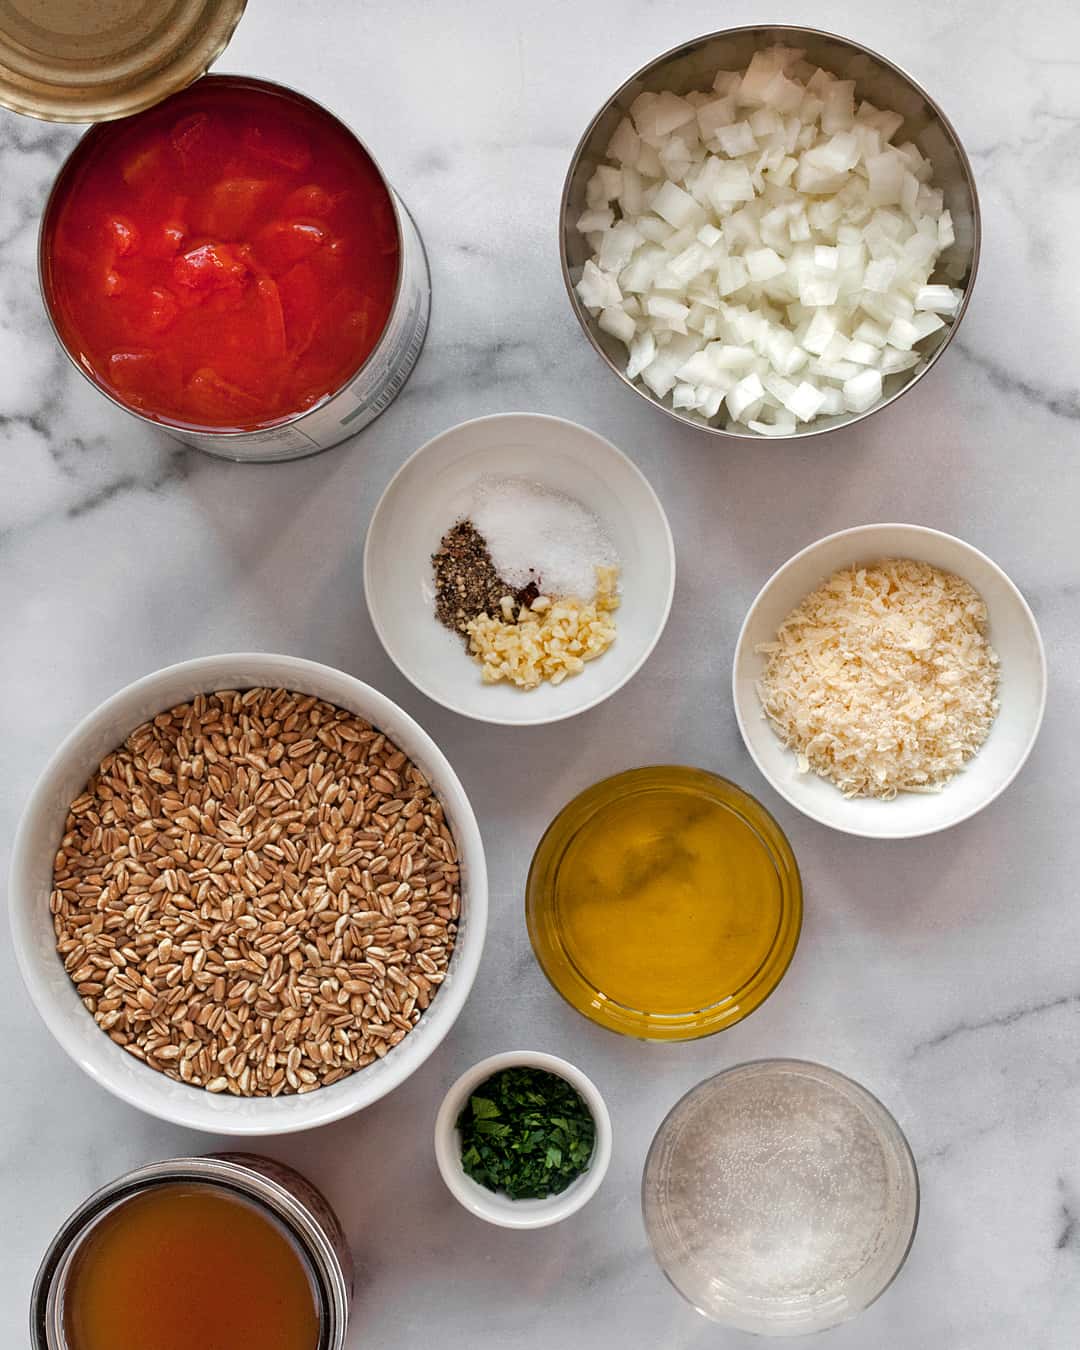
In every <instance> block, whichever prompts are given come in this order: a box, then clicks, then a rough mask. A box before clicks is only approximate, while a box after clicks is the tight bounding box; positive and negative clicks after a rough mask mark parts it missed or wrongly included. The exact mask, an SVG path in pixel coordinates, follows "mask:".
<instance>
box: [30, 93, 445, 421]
mask: <svg viewBox="0 0 1080 1350" xmlns="http://www.w3.org/2000/svg"><path fill="white" fill-rule="evenodd" d="M218 80H221V81H227V82H229V83H230V84H234V85H243V86H248V87H252V88H259V89H266V90H269V91H271V92H272V93H284V94H287V95H289V96H290V97H292V98H295V99H299V100H300V101H301V102H304V103H307V104H309V105H310V106H311V107H313V108H315V109H316V110H317V111H318V112H321V113H323V114H324V115H325V116H327V117H329V118H331V119H332V120H333V121H334V122H336V123H337V124H338V125H339V126H340V127H341V128H342V130H343V131H345V132H346V133H347V134H348V135H349V136H351V137H352V139H353V140H354V141H355V142H356V144H357V145H358V146H359V147H360V149H361V150H362V151H363V152H364V154H366V155H367V157H368V159H370V160H371V163H372V166H373V167H374V169H375V172H376V173H377V174H378V175H379V182H380V183H381V184H382V186H383V188H384V190H385V191H386V194H387V196H388V197H389V199H390V205H391V206H392V208H393V211H394V225H395V228H396V230H397V237H398V268H397V280H396V282H395V284H394V296H393V299H392V301H391V303H390V316H389V317H388V318H387V321H386V323H385V324H384V325H383V329H382V332H380V334H379V337H378V340H377V341H376V343H375V346H374V347H373V348H372V349H371V351H370V352H369V353H368V354H367V356H366V357H365V358H364V360H363V361H362V362H361V363H360V365H359V366H357V368H356V369H355V370H354V371H353V372H352V373H351V374H350V375H348V376H346V378H345V379H344V380H343V381H342V382H341V384H339V385H338V386H337V387H336V388H334V389H332V390H331V391H330V392H329V393H328V394H326V395H325V396H324V397H323V398H321V399H320V400H319V401H318V403H315V404H313V405H312V406H311V407H310V408H304V409H302V410H301V411H300V412H297V413H292V414H290V415H289V416H288V417H284V418H280V419H279V420H278V421H276V422H270V423H268V424H267V425H266V426H262V427H252V428H248V429H246V430H242V431H230V430H229V429H228V428H226V427H204V426H194V425H188V424H186V423H183V422H171V421H167V420H165V419H164V418H158V417H147V415H146V414H145V413H143V412H141V411H140V410H139V409H138V408H133V407H131V405H130V404H127V403H124V402H122V401H121V400H120V399H118V398H117V397H116V395H115V394H113V393H112V392H111V391H110V390H109V389H107V388H106V387H105V385H103V384H102V383H101V382H100V381H99V380H96V379H95V378H94V376H93V375H92V374H91V373H90V372H89V371H88V370H87V369H86V368H85V367H84V366H83V365H82V364H81V363H80V362H79V361H78V360H77V359H76V357H75V355H74V353H73V352H72V351H71V350H70V348H69V347H68V345H67V343H66V342H65V341H64V339H63V338H62V337H61V335H60V330H59V329H58V327H57V324H56V319H55V317H54V315H53V311H52V307H51V306H50V304H49V298H48V291H47V290H46V286H45V256H46V230H47V227H48V224H49V220H50V216H51V213H52V211H53V208H54V206H55V203H56V198H57V194H58V192H59V190H60V187H61V184H62V183H63V181H64V179H65V177H66V176H67V174H68V173H69V172H70V171H71V168H72V165H73V162H74V160H75V158H76V156H77V155H79V154H80V153H83V147H84V146H85V145H86V143H87V141H88V140H89V139H90V138H91V137H92V136H99V135H107V134H108V132H109V129H110V127H111V126H113V125H115V123H108V122H95V123H94V125H93V126H91V127H90V128H89V129H88V130H87V131H86V132H85V133H84V134H83V135H82V136H80V137H79V139H78V140H77V141H76V142H75V144H74V145H73V146H72V148H71V150H70V152H69V153H68V154H67V155H66V156H65V158H64V162H63V163H62V164H61V165H60V168H59V169H58V170H57V173H56V177H55V178H54V179H53V183H52V187H51V188H50V189H49V195H48V197H46V199H45V205H44V207H43V208H42V212H41V221H40V223H39V225H38V245H37V278H38V293H39V295H40V297H41V306H42V308H43V309H44V311H45V316H46V318H47V319H48V321H49V327H50V328H51V329H52V334H53V337H54V338H55V340H56V342H57V345H58V346H59V348H60V350H61V351H62V352H63V353H64V355H65V356H66V357H67V359H68V361H70V363H71V364H72V366H74V368H75V369H76V370H77V371H78V372H79V374H80V375H81V376H82V377H83V379H84V380H86V381H87V383H88V384H90V385H91V386H92V387H93V388H94V389H96V390H97V392H98V393H99V394H101V395H103V396H104V397H105V398H107V399H108V400H109V402H110V403H111V404H113V406H114V407H117V408H119V409H121V411H123V412H125V413H128V414H129V415H130V416H131V417H136V418H138V420H139V421H140V422H143V423H145V424H146V425H147V426H149V427H157V428H158V430H160V431H164V432H165V433H167V434H168V433H175V434H177V435H182V434H184V433H189V434H192V435H199V436H213V437H214V438H215V439H220V440H221V441H222V442H223V443H224V444H226V445H228V444H232V445H237V446H242V445H243V444H244V441H245V439H248V438H250V439H251V440H255V439H256V438H258V437H260V436H263V435H265V434H266V433H267V432H274V431H280V430H282V429H283V428H286V427H294V426H297V425H298V424H299V423H300V422H302V421H303V419H304V418H305V417H307V416H308V415H309V414H311V413H315V412H318V411H320V409H322V408H325V407H326V405H327V404H328V403H331V402H332V401H333V400H334V399H335V398H337V397H338V396H339V395H340V394H341V393H343V392H344V391H345V390H346V389H348V388H349V386H350V385H351V384H352V383H353V381H354V380H357V379H359V378H360V377H361V375H362V374H363V373H364V371H365V370H367V368H368V366H369V365H370V364H371V363H372V362H373V361H374V360H375V358H376V357H377V356H378V355H379V346H380V344H381V342H382V340H383V337H384V336H385V334H386V330H387V327H388V326H389V324H390V319H391V317H392V316H393V314H394V311H395V310H396V308H397V305H398V302H399V301H400V299H401V294H402V290H403V288H404V285H405V257H404V254H405V226H404V222H403V220H402V212H403V211H404V210H405V207H404V206H403V204H402V202H401V200H400V198H399V197H398V195H397V193H396V192H395V191H394V189H393V187H392V186H391V184H390V180H389V179H388V178H387V176H386V174H385V173H384V172H383V167H382V165H381V164H380V163H379V161H378V159H376V157H375V156H374V155H373V154H372V152H371V150H370V149H369V148H368V146H367V144H366V142H365V141H363V140H362V139H361V138H360V137H359V136H358V135H357V134H356V132H355V131H354V130H353V129H352V127H351V126H349V124H348V123H347V122H345V121H344V120H343V119H342V118H340V117H339V116H338V115H337V113H335V112H332V111H331V110H330V109H329V108H327V107H326V106H325V104H323V103H320V102H319V101H318V99H314V98H312V97H311V95H310V94H305V93H304V92H303V91H302V90H300V89H294V88H293V87H292V85H288V84H282V83H281V82H280V81H279V80H266V79H263V78H262V77H261V76H259V75H241V74H231V73H229V72H227V71H214V72H213V73H212V74H207V75H202V76H201V77H200V78H199V79H198V80H195V81H192V83H191V84H189V85H187V86H185V89H178V90H176V93H177V94H181V93H184V92H185V91H186V90H187V89H193V88H194V87H195V85H197V84H202V83H203V82H205V81H218ZM170 97H173V95H170ZM160 102H164V100H160ZM151 106H158V105H157V104H154V105H151ZM139 111H141V112H145V111H147V109H146V108H143V109H140V110H139ZM133 115H135V114H133ZM414 228H415V227H414ZM417 233H418V235H419V232H417ZM421 247H423V244H422V241H421Z"/></svg>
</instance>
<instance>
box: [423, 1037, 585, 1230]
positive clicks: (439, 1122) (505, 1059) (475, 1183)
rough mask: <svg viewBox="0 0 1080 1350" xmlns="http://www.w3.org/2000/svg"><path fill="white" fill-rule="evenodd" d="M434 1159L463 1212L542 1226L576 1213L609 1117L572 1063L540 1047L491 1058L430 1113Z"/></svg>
mask: <svg viewBox="0 0 1080 1350" xmlns="http://www.w3.org/2000/svg"><path fill="white" fill-rule="evenodd" d="M435 1161H436V1163H437V1164H438V1167H439V1172H440V1174H441V1176H442V1179H443V1181H445V1182H446V1186H447V1189H448V1190H449V1191H450V1193H451V1195H453V1197H454V1199H455V1200H457V1201H458V1202H459V1203H460V1204H461V1205H463V1206H464V1207H465V1208H466V1209H467V1210H468V1211H469V1212H470V1213H471V1214H474V1215H476V1217H477V1218H478V1219H483V1220H484V1221H485V1222H486V1223H492V1224H496V1225H498V1226H499V1227H501V1228H547V1227H549V1226H550V1225H551V1224H554V1223H560V1222H561V1221H562V1220H563V1219H567V1218H569V1217H570V1215H571V1214H576V1213H577V1211H578V1210H579V1209H581V1208H582V1206H583V1205H585V1204H586V1203H587V1202H588V1201H589V1200H591V1199H592V1197H593V1196H594V1195H595V1194H596V1192H597V1191H598V1190H599V1189H600V1183H601V1182H602V1181H603V1180H604V1174H605V1173H606V1172H607V1169H608V1164H609V1163H610V1161H611V1117H610V1116H609V1115H608V1109H607V1106H606V1105H605V1103H604V1099H603V1097H601V1095H600V1093H599V1090H598V1089H597V1087H596V1085H595V1083H593V1081H592V1080H591V1079H590V1078H587V1077H586V1075H585V1074H583V1073H582V1072H581V1070H580V1069H578V1068H575V1067H574V1065H573V1064H570V1063H568V1062H567V1061H566V1060H565V1059H559V1058H558V1057H557V1056H556V1055H548V1054H544V1053H542V1052H541V1051H539V1050H512V1051H508V1052H506V1053H504V1054H500V1055H492V1056H490V1057H489V1058H488V1059H482V1060H481V1061H480V1062H479V1064H474V1065H473V1066H472V1068H471V1069H469V1070H467V1071H466V1072H465V1073H463V1074H462V1075H461V1077H460V1078H459V1079H458V1080H457V1082H456V1083H454V1085H453V1086H452V1087H451V1088H450V1090H449V1092H447V1094H446V1096H445V1097H444V1098H443V1103H442V1106H440V1108H439V1112H438V1115H437V1116H436V1118H435Z"/></svg>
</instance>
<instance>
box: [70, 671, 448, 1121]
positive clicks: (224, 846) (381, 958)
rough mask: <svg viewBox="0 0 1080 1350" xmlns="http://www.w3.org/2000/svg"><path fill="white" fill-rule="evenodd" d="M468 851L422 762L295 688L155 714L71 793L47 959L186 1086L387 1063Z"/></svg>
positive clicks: (423, 993)
mask: <svg viewBox="0 0 1080 1350" xmlns="http://www.w3.org/2000/svg"><path fill="white" fill-rule="evenodd" d="M457 885H458V869H457V854H456V848H455V846H454V841H453V836H452V834H451V833H450V830H449V828H448V826H447V824H446V822H445V819H444V817H443V811H442V807H441V805H440V803H439V802H438V800H437V798H436V797H435V796H434V794H433V793H432V791H431V788H430V786H429V785H428V783H427V780H426V779H425V778H424V776H423V774H422V773H421V772H420V770H419V769H418V768H417V767H416V766H415V765H414V764H412V763H411V761H409V759H408V758H407V756H406V755H405V754H404V752H403V751H401V750H400V749H398V747H397V746H395V745H394V744H393V743H392V742H390V741H388V740H387V739H386V737H385V736H383V735H382V734H381V733H379V732H377V731H376V730H375V729H374V728H373V727H371V726H370V725H369V724H368V723H367V722H365V721H364V720H363V719H362V718H359V717H356V716H354V715H353V714H351V713H348V712H345V711H344V710H342V709H340V708H335V707H333V706H332V705H331V704H328V703H325V702H322V701H320V700H318V699H315V698H312V697H310V696H306V695H299V694H295V693H291V692H290V691H288V690H283V689H275V690H270V689H249V690H246V691H244V692H243V693H239V692H237V691H233V690H223V691H219V692H217V693H213V694H206V695H199V696H198V697H197V698H195V699H193V700H192V701H191V702H190V703H187V704H182V705H180V706H178V707H175V708H172V709H169V710H167V711H166V712H162V713H159V714H158V715H157V716H156V717H155V718H153V719H152V720H150V721H149V722H146V723H144V724H143V725H142V726H140V727H137V728H136V729H135V730H134V731H133V732H132V733H131V735H130V736H129V737H128V739H127V741H125V743H124V744H123V745H122V746H120V747H118V748H117V749H116V750H114V751H112V752H111V753H110V754H108V755H106V756H105V758H104V759H103V760H102V763H101V765H100V767H99V769H98V771H97V773H95V775H94V776H93V778H92V779H91V780H90V782H89V783H88V784H87V787H86V789H85V790H84V791H83V792H81V793H80V794H79V796H78V797H77V798H76V800H75V801H74V802H73V803H72V805H71V808H70V810H69V813H68V818H67V820H66V823H65V827H64V837H63V839H62V840H61V841H60V844H59V847H58V849H57V852H56V855H55V862H54V877H53V890H52V894H51V896H50V900H49V909H50V913H51V914H52V916H53V927H54V931H55V935H56V946H57V951H58V953H59V954H60V956H61V958H62V959H63V962H64V966H65V969H66V971H67V972H68V975H69V977H70V978H71V980H72V982H73V984H74V985H75V987H76V990H77V991H78V993H79V995H80V997H81V998H82V999H83V1002H84V1003H85V1005H86V1007H87V1008H88V1009H89V1011H90V1012H91V1013H92V1014H93V1016H94V1018H95V1020H96V1021H97V1023H98V1025H99V1026H100V1027H101V1028H102V1030H103V1031H104V1032H106V1033H107V1034H108V1035H109V1036H110V1037H111V1039H112V1040H113V1041H115V1042H116V1044H118V1045H120V1046H122V1047H123V1048H124V1050H126V1051H127V1052H128V1053H129V1054H131V1055H133V1056H134V1057H135V1058H136V1059H139V1060H142V1061H144V1062H145V1063H147V1064H148V1065H149V1066H150V1067H151V1068H154V1069H156V1070H157V1071H159V1072H162V1073H165V1074H167V1075H168V1076H169V1077H170V1078H172V1079H175V1080H176V1081H178V1082H182V1083H188V1084H191V1085H193V1086H197V1087H203V1088H205V1089H206V1090H207V1091H209V1092H215V1093H221V1092H228V1093H231V1094H232V1095H236V1096H278V1095H280V1094H283V1093H290V1092H296V1093H299V1092H309V1091H312V1090H313V1089H314V1088H316V1087H319V1086H321V1085H326V1084H329V1083H332V1082H337V1081H338V1080H340V1079H341V1078H344V1077H346V1076H347V1075H348V1074H350V1073H353V1072H355V1071H357V1070H359V1069H362V1068H364V1067H365V1066H366V1065H368V1064H372V1063H374V1062H376V1060H378V1059H381V1058H382V1057H383V1056H385V1055H386V1054H387V1052H388V1051H389V1050H390V1049H391V1048H392V1047H393V1046H394V1045H397V1044H399V1043H400V1041H401V1040H402V1038H403V1037H404V1036H405V1035H406V1034H407V1032H408V1031H410V1030H411V1029H412V1027H413V1026H415V1025H416V1022H417V1021H418V1020H419V1018H420V1016H421V1013H422V1012H423V1010H424V1009H426V1008H427V1007H428V1006H429V1003H430V1000H431V998H432V997H433V996H434V993H435V992H436V991H437V989H438V986H439V984H441V982H442V980H443V977H444V975H445V973H446V969H447V966H448V964H449V960H450V955H451V952H452V950H453V944H454V940H455V937H456V932H457V922H456V921H457V918H458V915H459V913H460V894H459V892H458V889H457Z"/></svg>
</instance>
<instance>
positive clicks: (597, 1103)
mask: <svg viewBox="0 0 1080 1350" xmlns="http://www.w3.org/2000/svg"><path fill="white" fill-rule="evenodd" d="M519 1068H530V1069H546V1070H547V1071H548V1073H554V1074H558V1076H559V1077H560V1078H565V1079H566V1081H567V1082H568V1083H569V1084H570V1086H571V1087H573V1088H576V1090H577V1092H578V1093H579V1094H580V1096H581V1099H582V1101H584V1103H585V1105H586V1106H587V1107H588V1108H589V1111H590V1113H591V1115H592V1118H593V1122H594V1124H595V1125H596V1144H595V1147H594V1149H593V1156H592V1161H591V1163H590V1164H589V1170H588V1171H587V1172H583V1173H582V1174H581V1176H579V1177H578V1178H577V1180H576V1181H573V1182H571V1184H570V1185H569V1186H568V1187H567V1188H566V1190H565V1191H563V1192H562V1193H561V1194H560V1195H549V1196H548V1197H547V1198H546V1199H545V1200H511V1199H510V1197H509V1196H508V1195H504V1194H503V1193H502V1192H501V1191H489V1190H488V1189H487V1187H485V1186H481V1185H480V1183H479V1182H477V1181H473V1179H472V1177H470V1176H466V1174H465V1172H464V1170H463V1169H462V1166H461V1133H460V1131H459V1130H458V1127H457V1120H458V1116H459V1115H460V1114H461V1110H462V1107H463V1106H464V1105H465V1103H466V1101H467V1100H468V1098H469V1095H470V1094H471V1093H472V1092H474V1091H475V1090H476V1089H477V1088H478V1087H479V1086H480V1084H481V1083H484V1082H486V1081H487V1080H488V1079H489V1078H490V1077H492V1075H493V1074H497V1073H499V1072H500V1071H501V1070H503V1069H519ZM435 1161H436V1162H437V1163H438V1165H439V1172H440V1174H441V1175H442V1179H443V1181H445V1182H446V1185H447V1188H448V1189H449V1191H450V1193H451V1194H452V1195H453V1197H454V1199H455V1200H458V1201H459V1202H460V1203H461V1204H462V1205H464V1206H465V1208H466V1209H467V1210H468V1211H469V1212H470V1214H475V1215H476V1217H477V1218H478V1219H484V1220H485V1221H486V1222H487V1223H493V1224H497V1225H499V1227H501V1228H547V1227H548V1226H549V1225H550V1224H553V1223H559V1222H561V1220H563V1219H566V1218H569V1216H570V1215H571V1214H576V1213H577V1211H578V1210H579V1209H581V1207H582V1205H584V1204H585V1203H586V1202H587V1201H588V1200H590V1199H591V1198H592V1197H593V1196H594V1195H595V1194H596V1192H597V1191H598V1190H599V1189H600V1183H601V1182H602V1181H603V1179H604V1174H605V1172H606V1171H607V1169H608V1163H610V1161H611V1117H610V1116H609V1115H608V1109H607V1106H606V1105H605V1103H604V1099H603V1097H601V1096H600V1093H599V1091H598V1090H597V1087H596V1084H595V1083H593V1081H592V1079H590V1078H587V1077H586V1076H585V1075H584V1074H583V1073H582V1072H581V1070H580V1069H576V1068H575V1067H574V1066H573V1064H569V1063H567V1061H566V1060H565V1059H559V1058H558V1057H557V1056H556V1055H545V1054H543V1053H542V1052H541V1051H539V1050H511V1051H507V1052H506V1053H505V1054H501V1055H492V1056H491V1057H490V1058H489V1059H482V1060H481V1061H480V1063H479V1064H474V1065H473V1066H472V1068H471V1069H469V1070H468V1071H467V1072H465V1073H463V1074H462V1075H461V1077H460V1078H459V1079H458V1080H457V1082H456V1083H455V1084H454V1085H453V1087H452V1088H451V1089H450V1091H449V1092H448V1093H447V1094H446V1096H445V1097H444V1098H443V1103H442V1106H440V1107H439V1113H438V1115H437V1116H436V1117H435Z"/></svg>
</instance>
